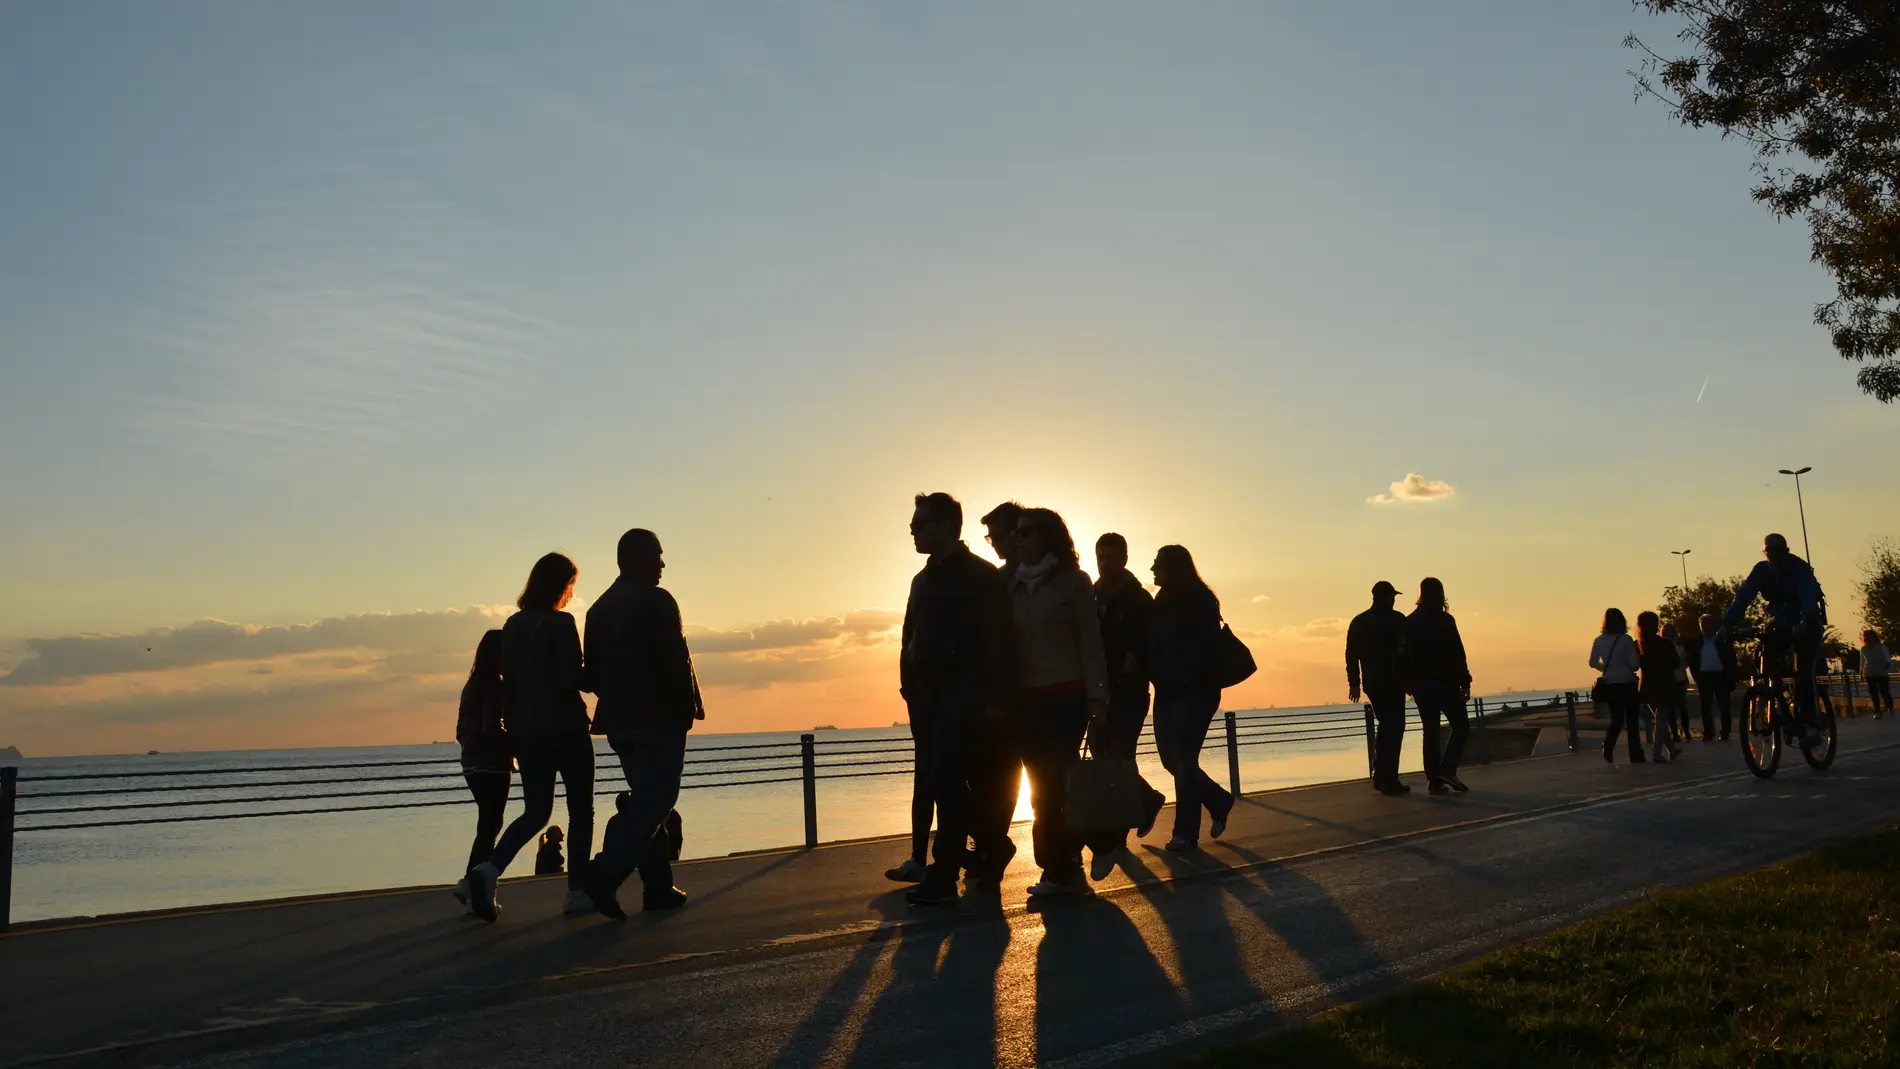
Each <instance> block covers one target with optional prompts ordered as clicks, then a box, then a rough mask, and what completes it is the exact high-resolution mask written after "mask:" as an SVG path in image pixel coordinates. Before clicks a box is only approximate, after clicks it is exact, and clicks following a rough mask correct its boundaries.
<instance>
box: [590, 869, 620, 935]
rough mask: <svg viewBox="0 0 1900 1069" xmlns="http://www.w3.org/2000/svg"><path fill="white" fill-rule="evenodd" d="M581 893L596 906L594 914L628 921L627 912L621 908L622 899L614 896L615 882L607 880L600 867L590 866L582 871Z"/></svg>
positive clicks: (609, 918)
mask: <svg viewBox="0 0 1900 1069" xmlns="http://www.w3.org/2000/svg"><path fill="white" fill-rule="evenodd" d="M581 891H582V893H584V894H585V895H587V900H588V901H589V902H592V903H593V904H594V912H596V913H598V914H600V915H601V916H603V917H606V918H607V919H608V920H615V921H624V920H626V919H627V911H626V910H624V909H622V908H620V899H619V898H618V897H616V896H615V894H614V882H613V881H612V880H610V879H608V878H607V874H606V873H604V872H602V871H601V870H600V866H598V865H588V866H586V867H585V868H583V869H582V870H581Z"/></svg>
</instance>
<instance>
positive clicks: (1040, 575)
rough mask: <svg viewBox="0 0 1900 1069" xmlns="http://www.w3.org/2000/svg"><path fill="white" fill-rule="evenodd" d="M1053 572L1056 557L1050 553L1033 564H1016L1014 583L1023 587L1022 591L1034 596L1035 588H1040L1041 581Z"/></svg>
mask: <svg viewBox="0 0 1900 1069" xmlns="http://www.w3.org/2000/svg"><path fill="white" fill-rule="evenodd" d="M1055 570H1056V555H1055V554H1054V553H1050V554H1048V555H1046V556H1044V557H1043V558H1042V559H1041V560H1039V561H1037V562H1036V563H1034V564H1018V565H1017V566H1016V581H1017V582H1018V583H1021V584H1022V585H1023V589H1024V590H1027V591H1029V593H1030V594H1031V595H1034V594H1035V593H1036V588H1037V587H1039V586H1041V585H1042V583H1043V580H1045V579H1047V578H1049V576H1050V575H1052V574H1053V573H1054V572H1055Z"/></svg>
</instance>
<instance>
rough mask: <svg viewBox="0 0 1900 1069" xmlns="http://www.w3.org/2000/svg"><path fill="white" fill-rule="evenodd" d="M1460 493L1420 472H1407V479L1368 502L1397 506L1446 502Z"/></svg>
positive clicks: (1447, 484)
mask: <svg viewBox="0 0 1900 1069" xmlns="http://www.w3.org/2000/svg"><path fill="white" fill-rule="evenodd" d="M1457 493H1458V488H1457V487H1456V486H1453V485H1452V484H1450V483H1448V482H1443V481H1440V480H1438V479H1427V478H1426V477H1425V476H1423V475H1420V474H1419V473H1418V472H1415V471H1413V472H1407V473H1406V475H1405V478H1403V479H1400V480H1399V481H1398V482H1395V483H1393V484H1392V485H1391V486H1390V487H1389V488H1388V489H1387V491H1386V492H1385V493H1383V494H1373V495H1372V496H1371V497H1369V498H1366V500H1367V501H1368V502H1370V503H1372V504H1374V505H1395V504H1411V503H1427V502H1432V501H1444V500H1445V499H1447V498H1450V497H1452V496H1454V495H1456V494H1457Z"/></svg>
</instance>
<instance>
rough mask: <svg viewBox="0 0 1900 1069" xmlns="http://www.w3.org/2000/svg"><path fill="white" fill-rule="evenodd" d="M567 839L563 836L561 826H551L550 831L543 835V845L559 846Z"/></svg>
mask: <svg viewBox="0 0 1900 1069" xmlns="http://www.w3.org/2000/svg"><path fill="white" fill-rule="evenodd" d="M565 838H567V836H565V835H563V834H561V826H560V825H559V824H550V825H548V830H546V831H544V832H542V833H541V845H542V846H549V845H553V846H559V845H561V840H563V839H565Z"/></svg>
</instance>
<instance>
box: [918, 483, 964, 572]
mask: <svg viewBox="0 0 1900 1069" xmlns="http://www.w3.org/2000/svg"><path fill="white" fill-rule="evenodd" d="M914 503H915V506H916V507H915V508H914V509H913V510H912V511H911V514H910V541H911V544H912V545H914V546H916V547H917V552H919V553H928V554H931V555H932V556H935V555H936V554H938V553H943V552H946V551H948V550H950V549H954V548H955V547H956V545H957V543H958V542H959V541H960V540H961V539H962V538H963V506H962V505H961V504H960V503H958V501H957V499H956V498H954V497H951V496H950V495H949V494H946V493H944V492H943V491H941V490H939V491H938V492H936V493H934V494H918V495H917V497H916V498H915V499H914Z"/></svg>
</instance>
